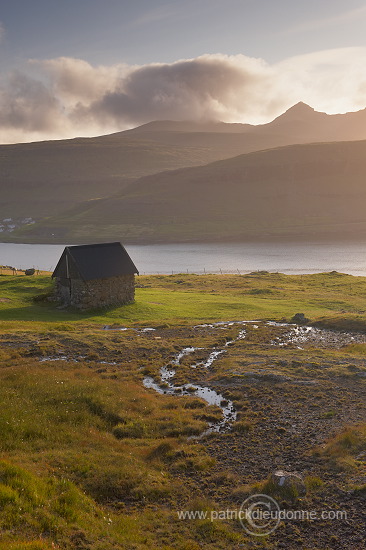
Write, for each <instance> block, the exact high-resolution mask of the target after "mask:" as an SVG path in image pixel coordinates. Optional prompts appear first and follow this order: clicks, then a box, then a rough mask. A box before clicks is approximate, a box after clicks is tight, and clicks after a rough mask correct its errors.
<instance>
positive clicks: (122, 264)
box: [52, 242, 138, 281]
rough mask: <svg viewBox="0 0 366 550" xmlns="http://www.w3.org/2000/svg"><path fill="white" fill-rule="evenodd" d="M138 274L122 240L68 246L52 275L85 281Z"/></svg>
mask: <svg viewBox="0 0 366 550" xmlns="http://www.w3.org/2000/svg"><path fill="white" fill-rule="evenodd" d="M134 273H137V274H138V270H137V268H136V266H135V264H134V263H133V261H132V260H131V258H130V256H129V255H128V253H127V251H126V249H125V248H124V246H122V244H121V243H120V242H115V243H101V244H84V245H80V246H66V248H65V250H64V251H63V253H62V255H61V258H60V259H59V261H58V264H57V266H56V268H55V271H54V272H53V273H52V277H65V278H69V277H71V278H73V277H77V276H78V275H79V276H80V277H81V278H82V279H83V280H84V281H90V280H92V279H107V278H108V277H118V276H119V275H127V274H134Z"/></svg>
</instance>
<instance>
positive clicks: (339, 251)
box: [0, 242, 366, 276]
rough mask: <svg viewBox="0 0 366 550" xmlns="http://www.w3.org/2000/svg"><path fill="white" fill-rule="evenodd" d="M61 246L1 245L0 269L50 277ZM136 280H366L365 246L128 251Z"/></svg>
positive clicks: (180, 247) (226, 246)
mask: <svg viewBox="0 0 366 550" xmlns="http://www.w3.org/2000/svg"><path fill="white" fill-rule="evenodd" d="M64 246H65V245H51V244H13V243H0V265H9V266H13V267H16V268H18V269H27V268H30V267H35V268H36V269H40V270H47V271H52V270H53V269H54V268H55V266H56V263H57V261H58V259H59V257H60V255H61V253H62V251H63V249H64ZM126 250H127V251H128V253H129V254H130V256H131V258H132V259H133V261H134V262H135V264H136V266H137V268H138V270H139V271H140V274H141V275H143V274H149V273H162V274H166V273H167V274H169V273H172V272H174V273H187V272H189V273H204V272H206V273H220V270H221V272H222V273H238V271H239V272H240V273H247V272H250V271H257V270H266V271H275V272H276V271H279V272H281V273H288V274H299V273H321V272H325V271H333V270H334V271H339V272H341V273H349V274H350V275H363V276H366V243H365V244H363V243H331V244H329V243H321V244H319V243H317V244H314V243H313V244H310V243H293V242H292V243H285V244H283V243H281V244H278V243H242V244H240V243H235V244H222V243H220V244H213V243H210V244H204V243H203V244H198V243H196V244H156V245H128V246H126Z"/></svg>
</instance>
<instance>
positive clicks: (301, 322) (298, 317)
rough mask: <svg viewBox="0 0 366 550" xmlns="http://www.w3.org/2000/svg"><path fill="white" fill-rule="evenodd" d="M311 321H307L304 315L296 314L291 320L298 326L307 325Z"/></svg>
mask: <svg viewBox="0 0 366 550" xmlns="http://www.w3.org/2000/svg"><path fill="white" fill-rule="evenodd" d="M309 321H310V319H307V318H306V317H305V315H304V313H295V315H294V316H293V317H292V319H291V323H296V324H297V325H306V323H308V322H309Z"/></svg>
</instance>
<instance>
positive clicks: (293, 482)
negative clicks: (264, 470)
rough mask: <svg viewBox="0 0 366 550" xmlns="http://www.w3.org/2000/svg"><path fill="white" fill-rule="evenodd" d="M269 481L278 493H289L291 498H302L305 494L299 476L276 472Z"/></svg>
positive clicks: (282, 471)
mask: <svg viewBox="0 0 366 550" xmlns="http://www.w3.org/2000/svg"><path fill="white" fill-rule="evenodd" d="M271 481H272V483H273V485H274V486H275V488H276V489H277V490H280V492H283V493H287V492H289V493H290V494H291V495H292V496H304V495H305V494H306V487H305V483H304V480H303V479H302V477H301V476H300V475H299V474H295V473H293V472H285V471H284V470H277V471H276V472H274V473H273V474H272V476H271Z"/></svg>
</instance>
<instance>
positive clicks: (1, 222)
mask: <svg viewBox="0 0 366 550" xmlns="http://www.w3.org/2000/svg"><path fill="white" fill-rule="evenodd" d="M359 139H366V109H364V110H362V111H358V112H355V113H346V114H340V115H327V114H325V113H320V112H317V111H314V109H312V108H311V107H309V106H308V105H305V104H304V103H298V104H297V105H294V106H293V107H291V108H290V109H288V110H287V111H286V112H285V113H283V114H282V115H280V116H279V117H277V118H276V119H274V120H273V121H272V122H270V123H268V124H262V125H258V126H253V125H250V124H228V123H223V122H212V121H208V122H195V121H181V122H176V121H155V122H151V123H148V124H144V125H142V126H140V127H138V128H134V129H132V130H127V131H124V132H118V133H115V134H111V135H108V136H100V137H97V138H77V139H71V140H60V141H48V142H38V143H28V144H17V145H2V146H0V189H1V203H0V235H1V236H2V240H15V239H19V238H25V235H26V234H28V233H27V232H26V231H25V232H24V231H23V230H22V229H21V228H22V227H26V226H27V225H29V224H33V225H34V222H41V221H42V220H45V219H46V218H54V217H55V216H56V217H58V216H63V215H64V216H65V217H66V218H67V217H68V216H69V215H70V211H73V212H75V216H77V215H78V214H76V213H77V212H79V211H80V212H82V211H83V212H84V209H85V208H94V206H95V207H96V208H97V205H98V204H99V203H100V200H101V199H102V200H106V199H108V198H109V197H112V196H115V195H116V196H119V195H120V194H121V193H122V194H123V192H124V190H125V189H127V188H128V189H129V192H131V187H130V186H131V185H132V186H134V185H135V183H137V182H138V181H139V178H141V177H145V176H148V175H153V174H159V175H158V176H157V179H158V180H159V179H161V180H162V181H164V178H165V177H166V176H164V172H166V171H170V170H175V169H182V168H185V167H198V166H204V165H206V164H210V163H212V162H213V161H217V160H223V159H229V158H233V157H235V156H238V155H240V154H243V153H251V152H255V151H261V150H267V149H272V148H277V147H279V146H287V145H291V144H301V143H310V142H332V141H341V140H343V141H344V140H350V141H351V140H359ZM168 177H170V175H169V176H168ZM154 181H155V180H154ZM86 201H93V202H87V203H86ZM85 203H86V204H85ZM94 203H95V204H94ZM80 216H82V214H80ZM101 221H103V220H101ZM47 223H48V222H47ZM98 224H99V221H98ZM99 225H100V224H99ZM29 229H32V228H29ZM33 229H35V228H33ZM33 229H32V231H33ZM74 230H75V231H76V228H72V227H71V228H70V230H68V234H69V233H70V232H71V233H72V232H73V231H74ZM32 231H30V232H29V235H30V234H31V232H32ZM108 231H109V230H108ZM172 231H174V229H172ZM142 234H144V231H142ZM72 235H74V236H73V237H72V238H73V239H76V238H80V239H84V238H85V235H84V234H80V235H79V237H77V234H76V233H75V234H74V233H72ZM131 235H132V234H131ZM21 236H23V237H21ZM131 238H132V237H131ZM133 238H134V239H135V238H136V237H133ZM141 238H142V237H141ZM70 242H71V241H70Z"/></svg>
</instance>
